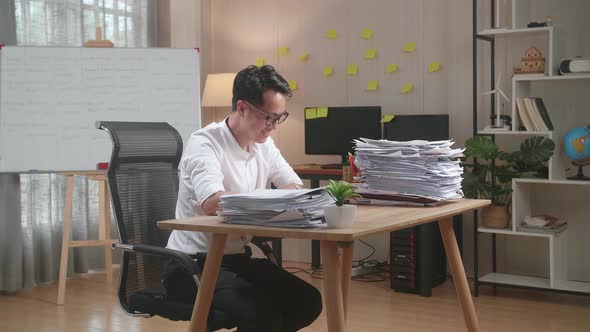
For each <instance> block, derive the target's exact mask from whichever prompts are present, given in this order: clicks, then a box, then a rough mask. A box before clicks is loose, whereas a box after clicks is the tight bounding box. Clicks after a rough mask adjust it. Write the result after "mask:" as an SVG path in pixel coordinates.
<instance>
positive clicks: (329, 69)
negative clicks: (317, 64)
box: [324, 66, 334, 77]
mask: <svg viewBox="0 0 590 332" xmlns="http://www.w3.org/2000/svg"><path fill="white" fill-rule="evenodd" d="M333 73H334V68H332V66H327V67H324V76H326V77H328V76H332V74H333Z"/></svg>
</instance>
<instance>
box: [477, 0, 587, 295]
mask: <svg viewBox="0 0 590 332" xmlns="http://www.w3.org/2000/svg"><path fill="white" fill-rule="evenodd" d="M496 1H498V0H496ZM533 3H534V1H533V0H513V1H512V6H511V10H512V12H511V17H512V26H511V27H510V28H502V29H486V30H481V31H479V32H478V33H477V35H478V36H484V38H487V39H486V40H494V41H496V40H500V38H503V39H505V38H510V39H511V40H512V41H514V40H518V38H522V37H529V36H539V35H542V34H546V35H547V42H548V45H547V50H548V57H547V59H546V60H547V61H546V66H545V74H521V75H514V76H513V77H512V80H511V88H512V91H511V92H512V96H511V100H512V102H511V117H512V119H513V122H512V129H511V130H509V131H495V130H494V131H491V130H488V131H486V130H478V132H477V133H478V134H479V135H495V136H505V137H506V138H507V139H508V140H509V141H514V140H518V139H519V138H522V139H525V138H526V137H527V136H546V137H549V138H551V139H552V140H553V141H554V142H555V143H556V150H555V154H554V156H553V157H552V158H551V159H550V161H549V164H548V166H549V178H548V179H515V180H513V182H512V189H513V195H512V220H511V226H510V228H506V229H495V228H485V227H478V233H491V234H498V235H503V236H505V237H506V242H509V241H523V242H524V241H537V242H535V243H539V241H541V243H543V242H544V241H547V243H545V244H546V246H545V247H546V248H547V250H546V251H545V252H544V253H541V252H539V250H540V249H539V248H534V250H532V249H533V248H531V254H533V253H534V254H535V255H544V256H542V257H541V259H540V260H541V261H543V260H545V265H544V266H545V267H547V266H548V269H542V270H543V271H544V272H540V273H538V274H539V275H523V274H524V273H518V272H516V273H510V272H511V271H510V270H509V268H508V266H509V265H510V266H516V265H517V264H518V263H519V262H520V263H523V264H524V263H526V261H525V259H526V255H527V254H529V253H526V254H523V253H514V252H510V250H509V249H508V248H507V249H506V257H507V258H506V260H507V261H508V260H509V261H510V264H508V263H507V264H506V266H507V267H506V270H507V272H506V273H498V272H494V273H489V274H486V275H484V276H482V277H479V278H478V281H479V283H483V284H486V283H487V284H494V285H513V286H522V287H532V288H540V289H549V290H558V291H568V292H579V293H590V264H589V263H581V264H580V262H590V251H588V249H589V248H590V244H589V245H586V244H585V243H590V240H589V239H590V225H588V224H587V217H586V216H585V215H587V214H590V204H587V203H586V204H584V203H581V204H580V205H573V203H571V204H570V203H568V201H567V199H568V196H571V197H570V200H574V201H578V202H579V199H578V197H577V196H580V195H587V196H586V197H590V181H574V180H567V179H566V169H568V168H571V166H570V165H569V161H568V160H567V159H566V158H565V156H564V154H563V148H562V143H561V142H560V140H561V139H562V137H563V136H564V135H565V133H566V132H567V130H569V129H571V128H572V127H574V126H576V124H577V126H581V125H584V124H586V123H590V96H589V95H590V75H571V76H558V75H557V67H558V62H559V61H560V60H561V58H560V59H557V58H556V57H555V55H556V54H559V56H564V55H565V53H564V52H565V51H564V50H562V49H557V48H556V45H557V44H556V36H557V35H556V31H559V30H560V29H561V27H560V26H559V22H555V21H554V24H557V25H556V26H552V27H541V28H526V25H527V23H528V22H529V19H530V15H529V13H530V9H531V5H532V4H533ZM570 5H571V4H570ZM554 8H557V7H554ZM564 23H565V22H564ZM568 24H569V22H568ZM569 28H570V29H571V26H569ZM568 32H569V34H570V35H571V31H565V33H564V36H568ZM560 35H561V34H560ZM579 35H580V36H583V35H584V34H583V33H581V34H579ZM567 42H569V43H572V39H571V38H570V39H568V41H567ZM527 46H528V45H527ZM570 46H571V45H570ZM496 52H497V51H496ZM497 55H500V54H495V55H493V56H497ZM501 55H502V56H506V55H505V54H501ZM570 56H571V55H570ZM586 56H590V54H586ZM579 86H582V87H583V88H581V89H579ZM576 87H578V89H579V90H576V91H573V90H574V89H575V88H576ZM586 87H588V89H586ZM584 91H586V92H584ZM517 97H541V98H543V100H544V101H546V105H547V109H548V111H549V114H550V117H551V120H552V122H553V125H554V130H552V131H539V132H534V131H519V130H518V128H520V127H521V124H520V120H519V116H518V112H517V108H516V107H517V106H516V98H517ZM483 117H484V118H486V117H485V116H483ZM585 121H586V122H585ZM580 122H582V124H580ZM588 171H589V170H586V172H588ZM552 195H558V196H554V197H552ZM586 201H588V200H586ZM588 202H590V201H588ZM584 209H585V211H584ZM539 213H549V214H553V215H556V216H558V217H563V218H564V220H566V221H568V225H569V227H568V229H566V230H564V231H562V232H561V233H556V234H547V233H533V232H523V231H519V230H517V225H519V224H520V223H521V222H522V220H523V219H524V217H525V216H530V215H535V214H539ZM584 237H585V238H584ZM582 238H583V241H580V239H582ZM535 239H536V240H535ZM578 242H581V243H578ZM545 247H544V248H545ZM582 253H585V254H586V256H581V255H582ZM475 255H476V256H477V255H478V254H477V253H475ZM523 257H524V258H523ZM537 257H538V256H537ZM572 257H573V259H572ZM582 257H583V259H584V260H583V261H580V259H582ZM537 260H539V259H537ZM568 261H570V263H571V264H570V263H568ZM571 261H574V262H573V263H572V262H571ZM525 265H526V264H525ZM578 265H583V266H581V267H580V266H578ZM515 270H519V269H515ZM519 272H521V271H519ZM531 274H532V273H531ZM476 294H477V291H476Z"/></svg>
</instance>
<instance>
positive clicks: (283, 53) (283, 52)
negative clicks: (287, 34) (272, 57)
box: [279, 46, 289, 56]
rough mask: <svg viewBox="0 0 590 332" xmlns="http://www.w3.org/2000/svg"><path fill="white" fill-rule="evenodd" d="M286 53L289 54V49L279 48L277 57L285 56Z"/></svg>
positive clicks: (285, 47)
mask: <svg viewBox="0 0 590 332" xmlns="http://www.w3.org/2000/svg"><path fill="white" fill-rule="evenodd" d="M287 53H289V48H288V47H287V46H281V47H279V55H280V56H283V55H287Z"/></svg>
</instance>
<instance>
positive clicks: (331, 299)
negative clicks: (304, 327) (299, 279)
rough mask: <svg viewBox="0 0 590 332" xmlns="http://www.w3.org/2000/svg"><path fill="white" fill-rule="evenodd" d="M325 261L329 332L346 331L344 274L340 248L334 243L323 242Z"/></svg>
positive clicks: (325, 291) (325, 290)
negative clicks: (343, 291)
mask: <svg viewBox="0 0 590 332" xmlns="http://www.w3.org/2000/svg"><path fill="white" fill-rule="evenodd" d="M321 246H322V258H323V261H324V294H325V297H326V301H325V302H326V316H327V320H328V331H329V332H343V331H344V306H343V303H342V302H343V299H342V274H341V271H340V266H339V265H340V259H339V257H338V247H337V244H336V242H334V241H321Z"/></svg>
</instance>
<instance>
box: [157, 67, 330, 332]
mask: <svg viewBox="0 0 590 332" xmlns="http://www.w3.org/2000/svg"><path fill="white" fill-rule="evenodd" d="M290 96H291V90H290V89H289V85H288V83H287V81H285V79H284V78H283V77H281V76H280V75H279V74H278V73H277V72H276V71H275V70H274V68H273V67H271V66H262V67H260V68H258V67H255V66H249V67H247V68H245V69H243V70H242V71H240V72H239V73H238V74H237V76H236V78H235V80H234V85H233V100H232V113H231V114H230V115H229V116H228V117H227V118H226V119H225V120H224V121H222V122H219V123H212V124H210V125H208V126H207V127H205V128H202V129H200V130H198V131H196V132H195V133H193V134H192V136H191V138H190V139H189V141H188V143H187V146H186V148H185V150H184V153H183V156H182V159H181V161H180V166H179V170H180V174H179V176H180V186H179V193H178V202H177V205H176V217H177V218H185V217H190V216H194V215H213V214H215V213H216V212H217V210H218V209H219V200H220V197H221V196H222V195H224V194H228V193H243V192H251V191H254V190H256V189H263V188H265V187H266V185H267V182H268V181H269V180H270V181H271V182H272V183H273V184H274V185H275V186H277V187H278V188H282V189H297V188H299V187H300V186H301V185H302V182H301V179H300V178H299V177H298V176H297V174H295V172H294V171H293V169H292V168H291V167H290V166H289V164H288V163H287V162H286V161H285V159H284V158H283V156H282V155H281V153H280V151H279V150H278V149H277V147H276V146H275V145H274V142H273V140H272V138H271V137H270V135H271V133H272V132H273V131H274V130H275V129H276V128H277V126H278V125H279V124H280V123H282V122H283V121H285V119H287V117H288V115H289V113H287V111H286V101H287V98H288V97H290ZM210 236H211V234H209V233H199V232H188V231H173V232H172V234H171V235H170V238H169V240H168V246H167V247H168V248H171V249H175V250H179V251H182V252H185V253H187V254H189V255H194V257H195V258H196V259H197V263H198V264H201V266H203V265H204V261H205V259H206V253H207V250H208V248H209V242H210ZM250 239H251V237H250V236H248V235H247V234H243V235H239V236H230V237H228V239H227V242H226V246H225V249H224V254H225V255H224V258H223V263H222V266H221V271H220V273H219V278H218V280H217V285H216V290H215V295H214V297H213V303H212V310H216V311H221V312H223V313H224V314H225V315H227V316H228V317H230V318H231V320H232V321H234V322H235V324H236V325H237V326H238V330H239V331H240V332H249V331H268V332H271V331H297V330H299V329H302V328H304V327H305V326H308V325H309V324H311V323H312V322H313V321H314V320H315V319H316V318H317V317H318V315H319V314H320V313H321V311H322V302H321V295H320V293H319V292H318V290H317V289H316V288H315V287H313V286H312V285H310V284H308V283H306V282H305V281H303V280H301V279H300V278H298V277H296V276H294V275H292V274H291V273H289V272H287V271H285V270H283V269H281V268H280V267H278V266H276V265H274V264H272V263H271V262H270V261H269V260H267V259H253V258H251V257H250V256H251V253H250V251H249V250H246V249H245V245H246V244H247V243H248V242H249V241H250ZM248 249H249V248H248ZM163 282H164V285H165V287H166V289H167V292H168V297H169V298H170V299H174V300H177V301H181V302H185V303H194V301H195V297H196V287H195V283H194V281H193V280H192V278H191V276H190V275H188V274H187V273H186V272H185V271H183V270H182V267H181V266H180V265H178V264H175V263H171V264H170V265H169V266H168V268H167V271H166V273H165V274H164V280H163Z"/></svg>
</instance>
